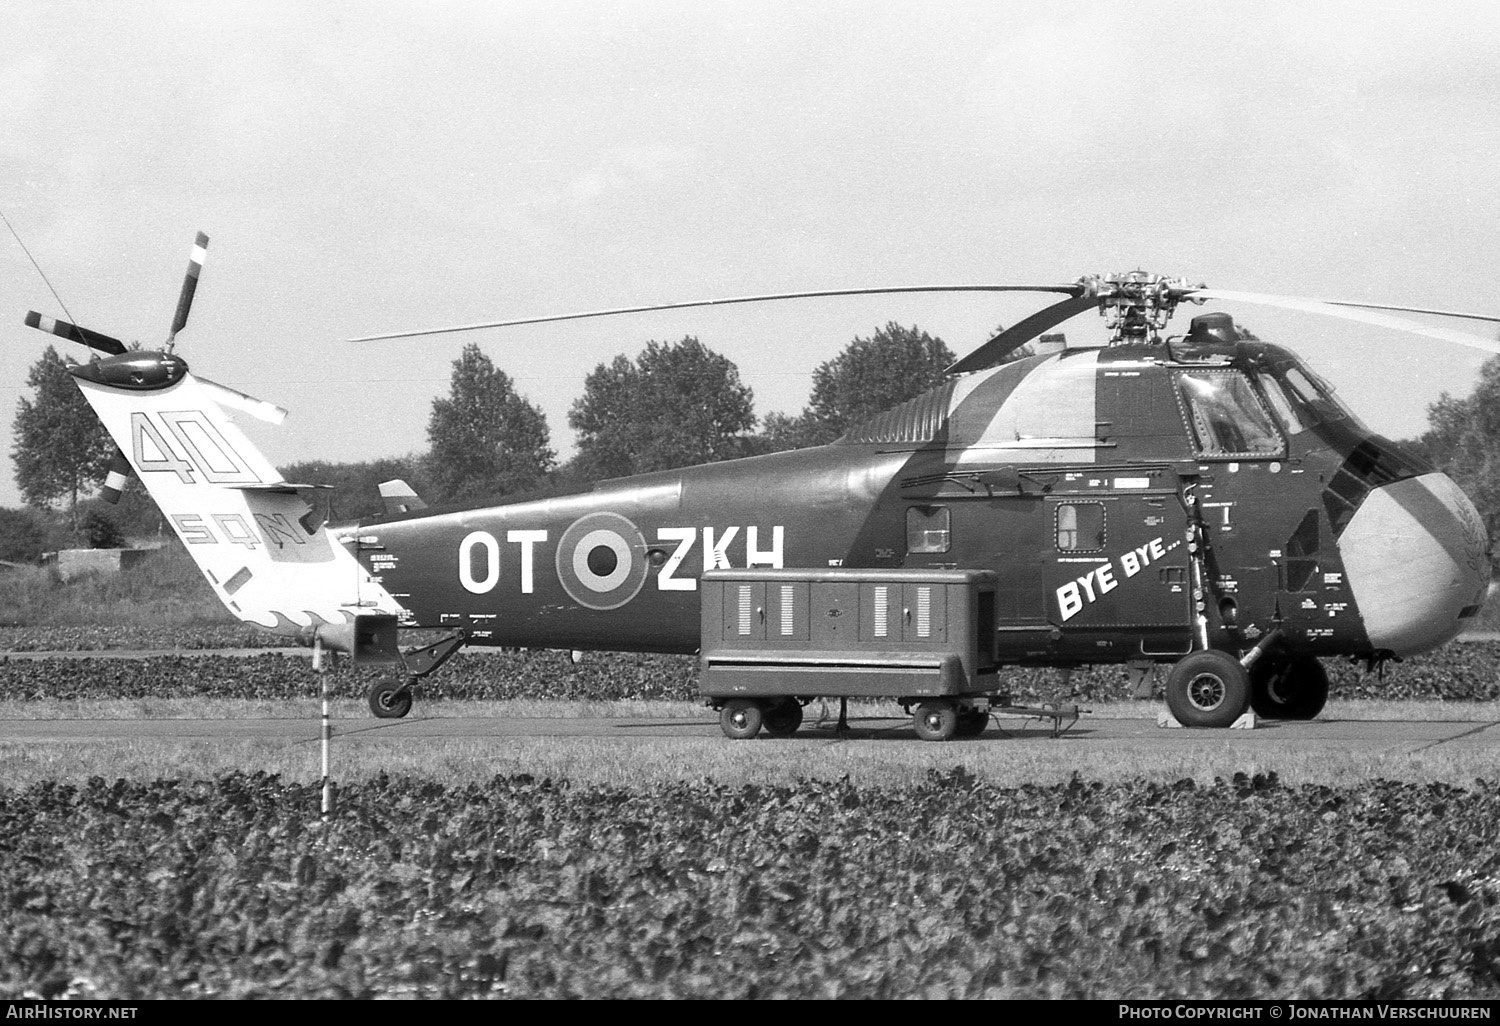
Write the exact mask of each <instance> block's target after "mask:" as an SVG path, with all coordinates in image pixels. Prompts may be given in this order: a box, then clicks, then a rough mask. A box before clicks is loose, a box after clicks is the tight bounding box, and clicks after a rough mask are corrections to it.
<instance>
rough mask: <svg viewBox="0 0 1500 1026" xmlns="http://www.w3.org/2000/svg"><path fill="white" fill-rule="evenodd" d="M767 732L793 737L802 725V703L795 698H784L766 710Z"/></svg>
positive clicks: (776, 735)
mask: <svg viewBox="0 0 1500 1026" xmlns="http://www.w3.org/2000/svg"><path fill="white" fill-rule="evenodd" d="M764 720H765V725H766V733H767V734H770V735H771V736H772V737H791V736H792V735H793V734H795V733H797V728H798V727H800V726H802V703H801V702H799V701H797V700H796V699H795V698H783V699H780V700H779V701H777V702H775V703H774V704H772V706H771V707H770V708H769V709H767V710H766V712H765V716H764Z"/></svg>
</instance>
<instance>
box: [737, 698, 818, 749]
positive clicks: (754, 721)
mask: <svg viewBox="0 0 1500 1026" xmlns="http://www.w3.org/2000/svg"><path fill="white" fill-rule="evenodd" d="M797 711H798V712H801V711H802V709H801V707H800V706H799V707H798V709H797ZM763 719H764V714H763V713H762V712H761V708H760V703H759V702H754V701H751V700H750V699H748V698H731V699H730V700H729V701H727V702H725V703H724V708H722V709H720V710H719V729H720V730H722V731H723V732H724V736H725V737H727V738H729V740H731V741H747V740H749V739H750V738H752V737H754V736H755V735H756V734H759V733H760V725H761V722H762V721H763Z"/></svg>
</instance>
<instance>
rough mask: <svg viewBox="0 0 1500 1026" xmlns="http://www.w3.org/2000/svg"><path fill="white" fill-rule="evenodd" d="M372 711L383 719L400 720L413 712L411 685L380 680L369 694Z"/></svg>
mask: <svg viewBox="0 0 1500 1026" xmlns="http://www.w3.org/2000/svg"><path fill="white" fill-rule="evenodd" d="M367 697H368V698H369V701H370V712H371V713H373V714H374V715H376V716H378V717H380V718H381V719H382V720H399V719H400V718H401V717H403V716H405V715H406V714H407V713H409V712H411V685H410V684H404V683H403V684H398V683H396V682H395V681H390V680H383V681H378V682H377V683H376V684H375V686H374V687H372V688H370V693H369V695H368V696H367Z"/></svg>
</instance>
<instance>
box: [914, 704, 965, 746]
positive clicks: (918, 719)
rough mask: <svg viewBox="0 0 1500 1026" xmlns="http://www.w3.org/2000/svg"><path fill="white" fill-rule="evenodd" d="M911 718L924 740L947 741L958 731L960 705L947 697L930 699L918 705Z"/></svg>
mask: <svg viewBox="0 0 1500 1026" xmlns="http://www.w3.org/2000/svg"><path fill="white" fill-rule="evenodd" d="M911 720H912V725H913V726H914V727H916V729H917V737H919V738H921V739H922V740H923V741H947V740H948V739H949V738H951V737H952V736H953V735H954V734H955V733H956V732H957V731H958V707H957V706H955V705H954V704H953V703H952V702H949V701H947V700H945V699H941V698H934V699H928V700H927V701H925V702H922V703H921V704H919V705H918V706H917V710H916V712H914V713H912V717H911Z"/></svg>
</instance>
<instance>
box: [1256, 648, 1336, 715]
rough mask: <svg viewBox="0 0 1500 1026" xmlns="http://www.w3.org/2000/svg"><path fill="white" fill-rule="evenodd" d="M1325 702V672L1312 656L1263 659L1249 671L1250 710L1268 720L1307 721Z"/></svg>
mask: <svg viewBox="0 0 1500 1026" xmlns="http://www.w3.org/2000/svg"><path fill="white" fill-rule="evenodd" d="M1327 702H1328V671H1327V670H1325V669H1324V668H1323V664H1322V663H1320V662H1318V661H1317V660H1316V659H1314V658H1313V657H1312V656H1297V657H1296V658H1294V659H1278V660H1275V661H1272V660H1270V659H1262V660H1261V661H1260V662H1258V663H1256V664H1255V668H1254V669H1252V670H1251V671H1250V708H1252V709H1254V710H1255V715H1257V716H1264V717H1265V718H1266V719H1268V720H1310V719H1312V718H1313V717H1314V716H1316V715H1318V713H1320V712H1322V711H1323V706H1324V705H1325V704H1327Z"/></svg>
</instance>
